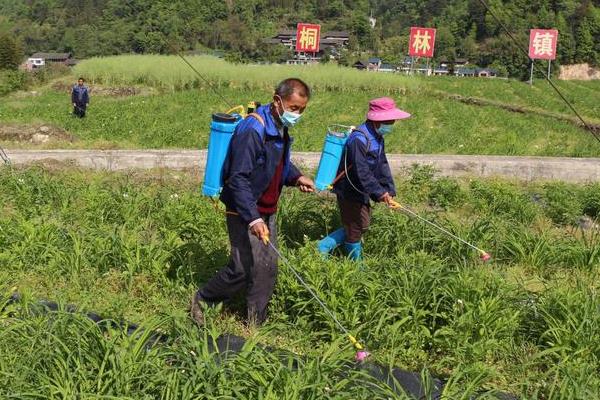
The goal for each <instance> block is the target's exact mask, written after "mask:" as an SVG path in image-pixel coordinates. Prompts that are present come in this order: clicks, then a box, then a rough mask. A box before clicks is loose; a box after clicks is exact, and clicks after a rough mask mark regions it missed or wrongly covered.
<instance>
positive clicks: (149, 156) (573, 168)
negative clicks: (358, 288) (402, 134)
mask: <svg viewBox="0 0 600 400" xmlns="http://www.w3.org/2000/svg"><path fill="white" fill-rule="evenodd" d="M6 153H7V154H8V156H9V158H10V159H11V161H12V163H13V164H15V165H24V164H30V163H34V162H42V163H44V162H51V163H56V162H64V163H71V164H74V165H78V166H80V167H85V168H93V169H102V170H110V171H121V170H129V169H153V168H167V169H191V170H196V171H197V172H199V171H201V170H202V169H203V168H204V164H205V162H206V151H205V150H6ZM292 158H293V159H294V160H295V162H297V163H299V164H302V165H304V166H305V167H308V168H316V167H317V165H318V163H319V153H293V155H292ZM388 159H389V162H390V165H391V167H392V170H393V172H394V174H399V173H402V172H403V171H404V170H405V169H406V168H408V167H410V166H411V165H412V164H425V165H432V166H433V167H435V168H436V169H437V170H438V171H439V174H440V175H444V176H473V177H490V176H500V177H507V178H515V179H520V180H525V181H533V180H563V181H570V182H597V181H599V180H600V158H568V157H511V156H459V155H427V154H423V155H420V154H419V155H417V154H391V155H388Z"/></svg>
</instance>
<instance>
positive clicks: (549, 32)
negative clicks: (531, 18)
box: [529, 29, 558, 60]
mask: <svg viewBox="0 0 600 400" xmlns="http://www.w3.org/2000/svg"><path fill="white" fill-rule="evenodd" d="M557 42H558V31H557V30H556V29H531V30H530V31H529V58H531V59H542V60H554V59H556V43H557Z"/></svg>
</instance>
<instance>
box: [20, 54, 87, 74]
mask: <svg viewBox="0 0 600 400" xmlns="http://www.w3.org/2000/svg"><path fill="white" fill-rule="evenodd" d="M71 57H72V55H71V53H34V54H32V55H31V56H30V57H29V58H28V59H27V61H26V62H25V69H27V70H33V69H36V68H41V67H44V66H46V65H50V64H63V65H66V66H69V67H72V66H73V65H75V64H76V63H77V61H76V60H75V59H73V58H71Z"/></svg>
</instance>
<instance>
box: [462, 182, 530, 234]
mask: <svg viewBox="0 0 600 400" xmlns="http://www.w3.org/2000/svg"><path fill="white" fill-rule="evenodd" d="M470 189H471V196H472V198H473V202H474V204H475V206H476V207H477V209H478V210H479V211H481V212H482V213H485V214H491V215H494V216H499V217H502V218H506V219H509V220H512V221H515V222H521V223H524V224H530V223H531V222H532V221H533V220H534V218H535V217H536V216H537V213H538V207H537V206H536V205H535V204H534V203H533V202H532V201H531V199H530V197H529V195H528V194H526V193H524V192H523V191H522V190H519V188H518V187H517V186H516V185H515V184H511V183H507V182H502V181H498V180H485V181H484V180H474V181H472V182H471V185H470Z"/></svg>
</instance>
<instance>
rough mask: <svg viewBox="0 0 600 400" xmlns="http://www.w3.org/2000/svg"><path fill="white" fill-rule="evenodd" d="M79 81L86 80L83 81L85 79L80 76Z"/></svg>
mask: <svg viewBox="0 0 600 400" xmlns="http://www.w3.org/2000/svg"><path fill="white" fill-rule="evenodd" d="M77 80H78V81H84V82H85V79H83V77H82V76H80V77H79V79H77Z"/></svg>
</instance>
